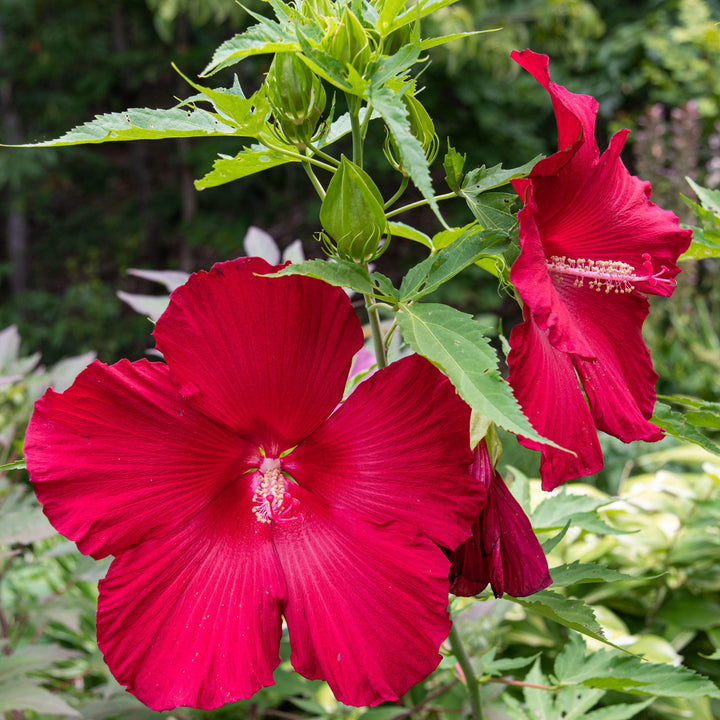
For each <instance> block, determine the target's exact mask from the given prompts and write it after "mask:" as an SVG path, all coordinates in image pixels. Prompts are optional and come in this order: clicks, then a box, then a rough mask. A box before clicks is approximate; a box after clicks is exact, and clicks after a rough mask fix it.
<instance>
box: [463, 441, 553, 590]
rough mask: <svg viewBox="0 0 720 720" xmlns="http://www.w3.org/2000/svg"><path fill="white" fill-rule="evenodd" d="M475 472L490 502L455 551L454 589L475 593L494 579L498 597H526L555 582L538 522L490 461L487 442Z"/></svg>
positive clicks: (478, 451)
mask: <svg viewBox="0 0 720 720" xmlns="http://www.w3.org/2000/svg"><path fill="white" fill-rule="evenodd" d="M475 457H476V461H475V463H473V466H472V472H473V475H474V476H475V477H476V478H477V479H478V480H479V481H480V482H482V483H483V484H485V485H486V486H487V493H488V495H487V504H486V505H485V508H484V509H483V511H482V512H481V513H480V517H479V518H478V520H477V521H476V522H475V524H474V525H473V534H472V537H471V538H469V539H468V540H466V541H465V543H463V545H461V546H460V547H459V548H457V550H455V552H454V553H453V555H452V557H451V560H452V568H451V571H450V580H451V583H450V592H452V593H454V594H455V595H461V596H464V597H469V596H471V595H477V594H478V593H479V592H481V591H482V590H484V589H485V587H486V586H487V584H488V583H490V585H491V587H492V589H493V593H494V594H495V597H501V596H502V594H503V593H504V592H507V593H508V594H510V595H513V596H514V597H525V596H527V595H532V594H533V593H536V592H538V591H539V590H543V589H544V588H546V587H548V585H550V584H551V583H552V578H551V577H550V572H549V570H548V564H547V560H546V558H545V553H544V552H543V549H542V547H541V546H540V543H539V542H538V539H537V537H536V536H535V533H534V532H533V529H532V525H531V524H530V521H529V520H528V517H527V515H525V513H524V511H523V509H522V508H521V507H520V504H519V503H518V501H517V500H516V499H515V498H514V497H513V495H512V493H511V492H510V490H508V488H507V486H506V485H505V482H504V481H503V479H502V477H501V476H500V473H498V472H497V471H496V470H494V469H493V468H492V466H491V465H490V458H489V456H488V451H487V446H486V445H485V443H484V442H483V443H481V444H480V445H479V446H478V447H477V448H476V451H475Z"/></svg>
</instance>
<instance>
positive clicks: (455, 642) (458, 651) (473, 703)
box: [448, 623, 483, 720]
mask: <svg viewBox="0 0 720 720" xmlns="http://www.w3.org/2000/svg"><path fill="white" fill-rule="evenodd" d="M448 640H449V641H450V647H451V648H452V651H453V655H455V658H456V659H457V661H458V664H459V665H460V667H461V668H462V671H463V675H464V676H465V687H467V692H468V698H469V699H470V711H471V712H472V718H473V720H483V714H482V707H481V706H480V687H479V685H478V681H477V677H476V676H475V670H474V669H473V666H472V661H471V660H470V656H469V655H468V653H467V650H466V649H465V645H463V641H462V639H461V637H460V633H459V632H458V629H457V625H455V623H453V625H452V628H451V629H450V635H449V636H448Z"/></svg>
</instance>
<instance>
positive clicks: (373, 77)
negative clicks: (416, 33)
mask: <svg viewBox="0 0 720 720" xmlns="http://www.w3.org/2000/svg"><path fill="white" fill-rule="evenodd" d="M419 57H420V43H413V44H407V45H403V46H402V47H401V48H400V49H399V50H398V51H397V52H396V53H394V54H393V55H388V56H386V57H380V58H377V59H376V60H373V62H372V63H370V66H369V67H368V69H367V72H366V74H365V76H366V77H367V79H368V80H369V82H370V85H371V86H373V87H380V86H381V85H383V84H384V83H386V82H387V81H388V80H389V79H390V78H392V77H395V76H396V75H399V74H400V73H402V72H404V71H405V70H407V69H408V68H410V67H412V66H413V65H414V64H415V63H416V62H417V60H418V58H419Z"/></svg>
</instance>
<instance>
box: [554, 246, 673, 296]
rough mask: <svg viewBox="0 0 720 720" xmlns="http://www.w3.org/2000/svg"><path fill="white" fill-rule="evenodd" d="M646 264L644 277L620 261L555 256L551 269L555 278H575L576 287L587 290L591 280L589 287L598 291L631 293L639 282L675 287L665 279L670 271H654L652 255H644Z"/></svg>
mask: <svg viewBox="0 0 720 720" xmlns="http://www.w3.org/2000/svg"><path fill="white" fill-rule="evenodd" d="M643 261H644V262H643V269H644V270H645V272H644V274H638V273H636V272H635V268H634V267H633V266H632V265H629V264H628V263H626V262H622V261H620V260H587V259H585V258H569V257H566V256H565V255H553V256H552V257H551V258H550V260H549V261H548V262H547V266H548V270H549V271H550V274H551V275H553V276H555V277H558V276H560V277H563V276H564V277H569V278H572V280H573V286H574V287H583V286H584V285H585V281H586V280H587V284H588V287H589V288H591V289H592V290H596V291H597V292H605V293H609V292H611V291H612V292H616V293H622V294H625V293H630V292H632V291H633V290H634V289H635V285H637V284H638V283H648V285H650V286H651V287H656V286H658V285H661V286H667V287H671V288H672V287H675V280H673V278H670V277H665V273H669V272H670V271H669V270H668V269H667V268H666V267H665V266H664V265H663V266H662V268H661V269H660V271H659V272H653V264H652V258H651V256H650V255H649V254H648V253H643Z"/></svg>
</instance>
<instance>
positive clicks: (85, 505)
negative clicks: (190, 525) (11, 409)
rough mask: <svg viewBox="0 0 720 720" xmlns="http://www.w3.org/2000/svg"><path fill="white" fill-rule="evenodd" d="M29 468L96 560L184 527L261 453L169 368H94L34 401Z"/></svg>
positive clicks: (52, 514)
mask: <svg viewBox="0 0 720 720" xmlns="http://www.w3.org/2000/svg"><path fill="white" fill-rule="evenodd" d="M25 455H26V459H27V467H28V472H29V473H30V478H31V479H32V481H33V485H34V487H35V492H36V494H37V496H38V499H39V500H40V502H41V503H42V505H43V509H44V511H45V514H46V515H47V516H48V518H49V519H50V522H52V524H53V525H54V526H55V527H56V528H57V529H58V530H59V531H60V532H62V533H63V534H64V535H65V536H66V537H68V538H70V539H71V540H74V541H75V542H76V543H77V544H78V547H79V548H80V550H81V551H82V552H84V553H88V554H91V555H93V556H94V557H96V558H99V557H104V556H105V555H108V554H113V555H117V554H118V553H119V552H120V551H122V550H123V549H125V548H126V547H128V546H130V545H134V544H135V543H137V542H139V541H140V540H142V539H143V537H145V536H146V535H147V534H148V533H149V532H152V531H154V530H156V529H158V528H160V529H162V530H163V531H164V532H170V531H171V530H173V529H174V528H178V527H180V526H182V525H183V523H184V522H185V521H186V520H187V518H189V517H191V516H192V515H194V514H195V513H197V512H198V511H199V510H201V509H202V508H203V507H204V506H205V505H207V504H208V503H209V502H210V501H211V500H212V498H213V497H214V496H215V495H217V494H218V493H219V492H220V491H221V489H222V487H223V486H224V485H225V484H226V483H227V482H229V481H231V480H232V479H233V478H235V477H237V476H238V475H239V474H240V473H241V472H243V471H244V469H245V466H246V465H247V464H248V463H251V462H252V461H253V456H257V450H256V449H255V450H253V448H252V447H251V446H249V445H248V444H247V443H245V442H244V441H243V440H242V439H241V438H238V437H236V436H233V435H232V434H231V433H230V432H228V431H227V430H226V429H225V428H224V427H222V426H221V425H219V424H217V423H215V422H213V421H212V420H210V419H208V418H206V417H205V416H204V415H202V414H201V413H199V412H197V411H196V410H195V409H194V408H193V407H191V406H190V405H189V404H188V403H187V402H186V401H185V400H184V399H183V398H182V397H181V396H180V394H179V393H178V392H177V389H176V386H175V384H174V383H173V381H172V379H171V378H170V375H169V373H168V369H167V367H166V366H165V365H164V364H163V363H150V362H148V361H146V360H141V361H139V362H136V363H130V362H127V361H125V360H122V361H120V362H119V363H117V364H116V365H112V366H110V367H108V366H106V365H103V364H102V363H100V362H97V361H96V362H94V363H92V364H91V365H90V366H89V367H88V368H86V369H85V370H84V371H83V372H82V373H81V374H80V375H79V376H78V378H77V379H76V381H75V383H74V384H73V385H72V387H70V388H69V389H68V390H66V391H65V392H64V393H55V392H53V391H52V390H48V392H47V393H46V394H45V395H44V396H43V397H42V398H41V399H40V400H38V402H37V403H36V405H35V412H34V414H33V416H32V419H31V421H30V425H29V427H28V430H27V434H26V439H25Z"/></svg>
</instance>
